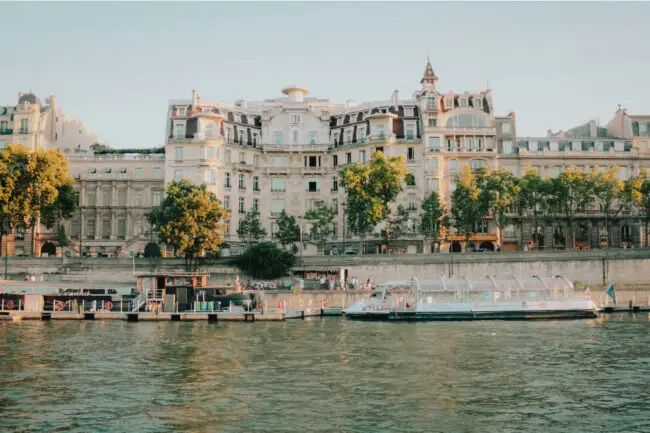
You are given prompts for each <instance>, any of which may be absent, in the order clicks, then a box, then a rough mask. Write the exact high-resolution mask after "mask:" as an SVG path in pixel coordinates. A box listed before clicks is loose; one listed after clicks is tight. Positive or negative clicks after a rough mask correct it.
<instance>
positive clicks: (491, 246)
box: [478, 241, 494, 251]
mask: <svg viewBox="0 0 650 433" xmlns="http://www.w3.org/2000/svg"><path fill="white" fill-rule="evenodd" d="M478 249H479V250H482V249H486V250H490V251H494V244H493V243H492V242H489V241H484V242H481V244H480V245H479V246H478Z"/></svg>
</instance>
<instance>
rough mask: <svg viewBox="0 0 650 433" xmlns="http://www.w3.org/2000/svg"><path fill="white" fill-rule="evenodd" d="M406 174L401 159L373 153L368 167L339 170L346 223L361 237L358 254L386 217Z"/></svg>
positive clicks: (401, 187) (404, 163) (351, 167)
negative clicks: (371, 233) (345, 197)
mask: <svg viewBox="0 0 650 433" xmlns="http://www.w3.org/2000/svg"><path fill="white" fill-rule="evenodd" d="M406 175H407V170H406V162H405V160H404V158H403V157H401V156H398V157H392V158H386V157H385V156H384V154H383V152H375V154H374V155H373V156H372V158H371V159H370V162H369V163H368V164H354V165H351V166H349V167H346V168H345V169H343V170H342V171H341V180H342V184H343V186H344V188H345V190H346V193H347V220H348V221H347V222H348V226H349V228H350V231H352V232H353V233H355V234H357V235H358V236H359V237H360V238H361V253H363V242H364V239H365V237H366V235H367V234H368V233H370V232H372V229H373V228H374V227H375V226H376V225H377V224H379V223H380V222H381V221H385V220H386V218H387V217H388V215H389V213H390V205H391V203H394V202H395V200H396V199H397V196H398V195H399V193H400V192H402V189H403V186H402V184H403V181H404V179H405V177H406Z"/></svg>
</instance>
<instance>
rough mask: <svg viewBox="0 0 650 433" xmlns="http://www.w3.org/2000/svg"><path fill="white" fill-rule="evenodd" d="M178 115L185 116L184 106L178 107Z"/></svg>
mask: <svg viewBox="0 0 650 433" xmlns="http://www.w3.org/2000/svg"><path fill="white" fill-rule="evenodd" d="M178 115H179V116H185V107H178Z"/></svg>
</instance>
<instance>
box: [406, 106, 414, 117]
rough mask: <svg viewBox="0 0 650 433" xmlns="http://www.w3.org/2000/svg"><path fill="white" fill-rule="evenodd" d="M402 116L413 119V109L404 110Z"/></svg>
mask: <svg viewBox="0 0 650 433" xmlns="http://www.w3.org/2000/svg"><path fill="white" fill-rule="evenodd" d="M404 116H406V117H413V107H408V108H405V109H404Z"/></svg>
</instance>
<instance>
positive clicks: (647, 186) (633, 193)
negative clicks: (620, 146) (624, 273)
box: [625, 169, 650, 248]
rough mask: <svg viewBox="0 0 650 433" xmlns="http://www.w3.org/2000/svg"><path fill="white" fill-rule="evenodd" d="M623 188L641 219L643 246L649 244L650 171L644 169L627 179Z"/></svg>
mask: <svg viewBox="0 0 650 433" xmlns="http://www.w3.org/2000/svg"><path fill="white" fill-rule="evenodd" d="M625 189H626V190H627V191H628V193H627V194H628V196H629V197H630V199H631V202H632V205H633V206H634V208H635V209H636V210H637V212H638V213H639V214H640V216H641V221H642V222H643V226H644V228H645V230H644V232H643V233H644V234H645V236H644V237H645V246H646V248H647V247H648V245H649V242H648V229H649V228H650V173H649V172H648V170H646V169H642V170H641V172H640V173H639V174H638V175H637V176H634V177H632V178H631V179H629V180H628V181H627V182H626V183H625Z"/></svg>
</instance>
